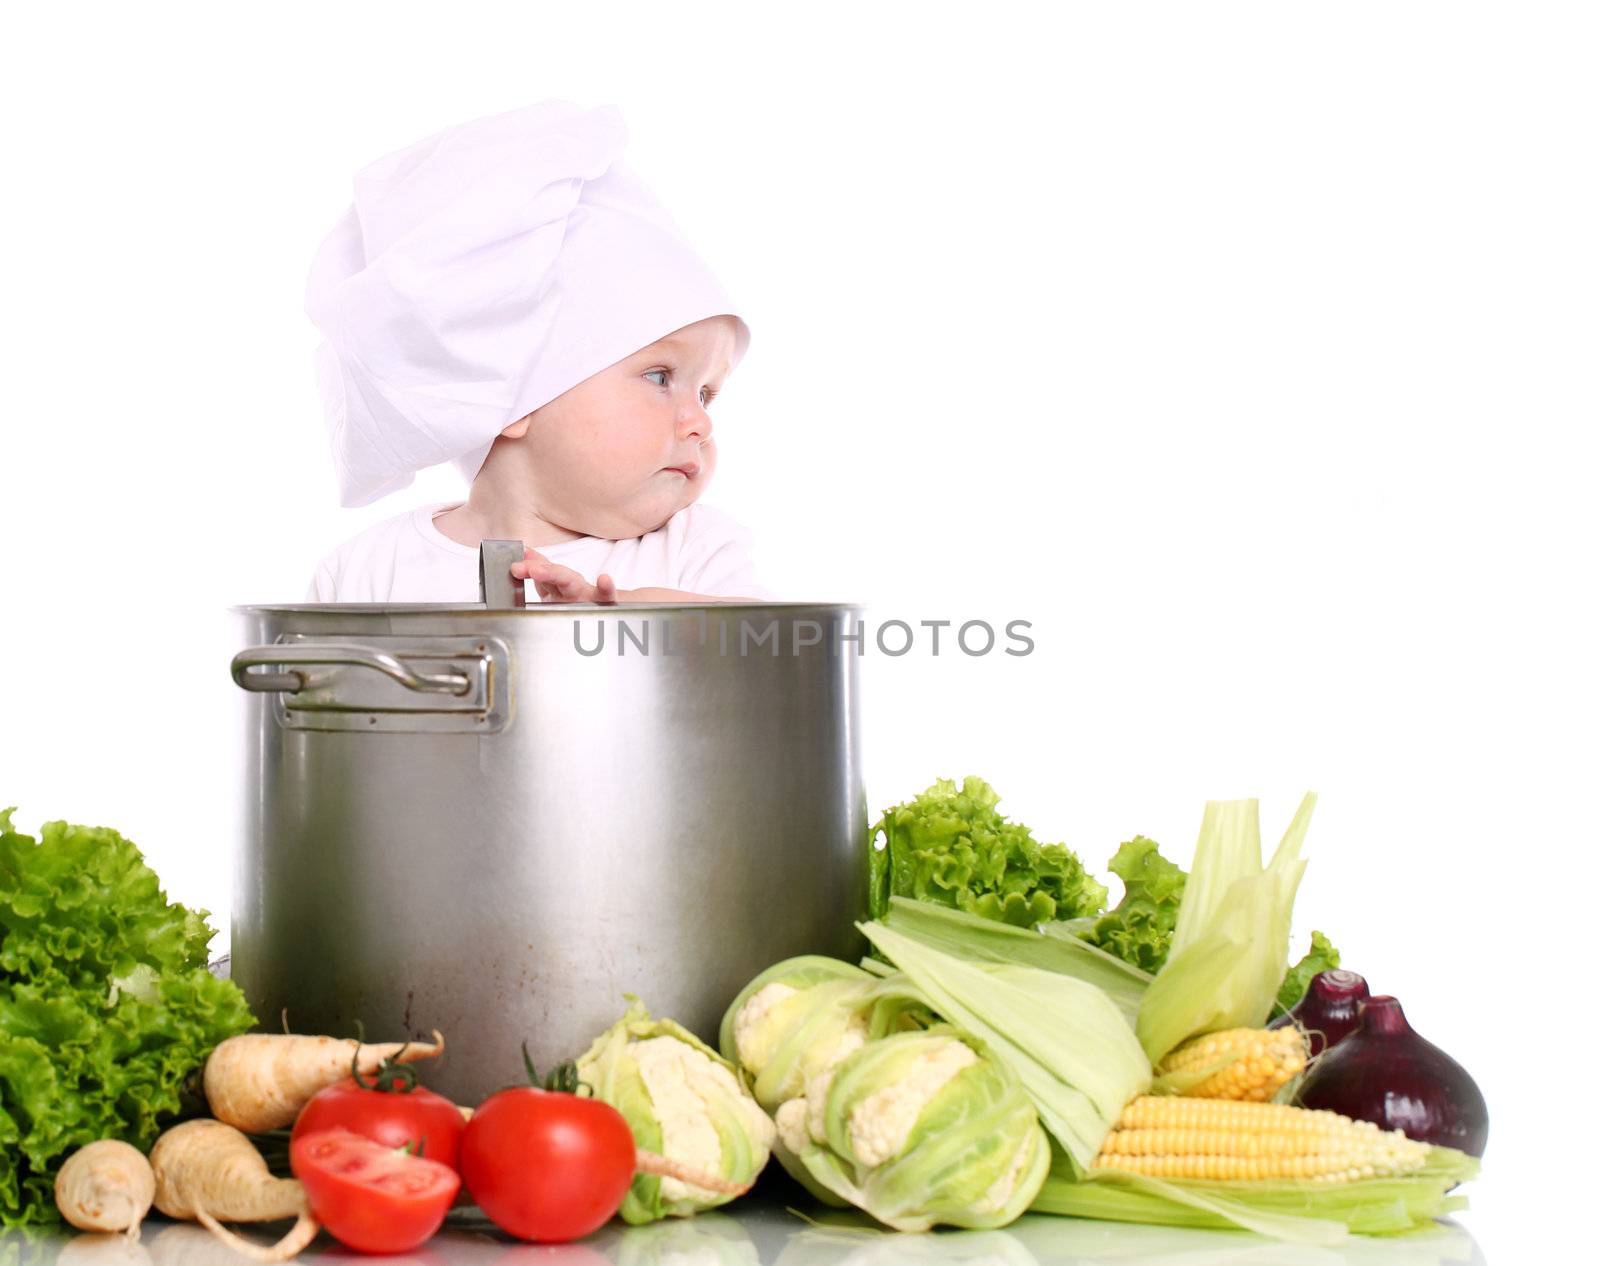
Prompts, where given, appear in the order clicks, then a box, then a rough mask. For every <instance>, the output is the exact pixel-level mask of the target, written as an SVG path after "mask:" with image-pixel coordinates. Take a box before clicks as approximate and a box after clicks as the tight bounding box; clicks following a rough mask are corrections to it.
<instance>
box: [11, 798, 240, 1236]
mask: <svg viewBox="0 0 1600 1266" xmlns="http://www.w3.org/2000/svg"><path fill="white" fill-rule="evenodd" d="M12 812H13V810H10V809H7V810H5V811H4V812H0V1225H5V1226H16V1225H24V1224H27V1223H34V1222H53V1221H55V1220H57V1213H56V1208H55V1202H54V1198H53V1190H52V1189H53V1184H54V1181H55V1171H56V1168H57V1167H58V1166H59V1164H60V1163H61V1161H62V1160H64V1159H65V1158H66V1156H67V1154H68V1153H70V1152H71V1151H73V1150H74V1149H75V1148H78V1147H80V1146H82V1145H83V1144H85V1143H90V1142H93V1141H94V1140H96V1139H100V1138H117V1139H123V1140H125V1141H126V1142H129V1143H131V1144H133V1145H134V1146H135V1147H138V1148H140V1149H141V1150H148V1149H149V1147H150V1145H151V1144H152V1143H153V1142H154V1141H155V1137H156V1135H157V1133H159V1131H160V1129H161V1126H162V1124H163V1123H164V1122H165V1121H166V1120H168V1119H170V1118H171V1117H172V1116H174V1115H175V1114H176V1113H177V1112H178V1110H179V1088H180V1086H181V1084H182V1082H183V1079H184V1077H185V1076H187V1074H188V1073H189V1072H190V1071H192V1070H193V1069H195V1068H198V1067H199V1066H200V1065H201V1064H203V1063H204V1062H205V1057H206V1055H207V1054H209V1053H210V1051H211V1048H212V1047H213V1046H215V1045H216V1044H217V1043H218V1042H220V1041H222V1040H223V1039H224V1038H226V1037H231V1036H232V1035H233V1034H235V1033H243V1032H245V1031H246V1030H248V1029H249V1028H251V1027H252V1026H253V1025H254V1023H255V1021H254V1019H253V1017H252V1016H251V1015H250V1012H249V1010H248V1008H247V1007H246V1006H245V1001H244V995H243V994H241V993H240V992H239V988H238V986H237V985H235V984H233V983H232V982H231V981H226V980H219V979H217V978H215V977H214V976H212V975H211V974H210V972H208V971H207V970H206V947H207V944H208V943H209V942H210V940H211V937H212V936H213V935H214V933H213V932H212V931H211V929H210V928H209V927H208V926H207V924H206V912H205V911H204V910H189V909H187V908H186V907H184V906H182V905H178V904H175V903H170V902H168V900H167V898H166V894H165V893H164V892H162V891H161V886H160V882H159V880H158V879H157V878H156V875H155V872H154V871H152V870H151V869H150V868H149V867H148V866H147V865H145V863H144V859H143V857H142V856H141V855H140V853H139V850H138V849H137V848H136V847H135V846H134V845H133V844H132V843H131V842H130V841H128V840H126V839H124V838H123V837H122V836H121V835H119V834H117V832H115V831H113V830H110V829H108V828H104V827H82V826H71V825H68V824H67V823H65V822H47V823H46V824H45V825H44V826H43V827H42V828H41V830H40V833H39V838H38V839H37V840H36V839H34V838H33V837H32V836H28V835H23V834H21V833H20V832H17V831H15V830H14V829H13V827H12V823H11V814H12Z"/></svg>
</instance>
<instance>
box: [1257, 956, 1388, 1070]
mask: <svg viewBox="0 0 1600 1266" xmlns="http://www.w3.org/2000/svg"><path fill="white" fill-rule="evenodd" d="M1366 996H1367V982H1366V981H1365V980H1364V979H1362V978H1361V977H1360V976H1358V975H1356V974H1355V972H1353V971H1344V970H1342V969H1341V968H1338V967H1335V968H1334V969H1333V970H1331V971H1319V972H1318V973H1317V974H1316V975H1315V976H1313V977H1312V978H1311V987H1310V988H1309V989H1307V990H1306V996H1305V997H1303V998H1301V999H1300V1001H1299V1002H1297V1003H1295V1004H1294V1006H1292V1007H1290V1008H1289V1010H1288V1011H1286V1012H1284V1014H1282V1015H1280V1016H1279V1017H1278V1018H1277V1019H1276V1020H1274V1021H1273V1022H1272V1023H1271V1024H1269V1025H1267V1027H1268V1028H1269V1029H1280V1028H1282V1027H1283V1026H1284V1025H1286V1024H1298V1025H1299V1026H1300V1027H1301V1028H1302V1029H1304V1030H1305V1031H1306V1039H1307V1045H1308V1046H1309V1047H1310V1053H1311V1054H1312V1055H1313V1056H1315V1055H1320V1054H1321V1053H1322V1051H1323V1048H1324V1047H1328V1046H1332V1045H1333V1044H1334V1043H1335V1042H1338V1041H1341V1040H1342V1039H1343V1038H1345V1037H1346V1036H1347V1035H1349V1034H1351V1033H1354V1032H1355V1030H1356V1025H1357V1023H1358V1021H1357V1019H1356V1009H1357V1008H1358V1007H1359V1006H1360V1005H1361V1003H1362V1001H1363V1000H1364V999H1365V998H1366Z"/></svg>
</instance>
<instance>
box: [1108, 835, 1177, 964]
mask: <svg viewBox="0 0 1600 1266" xmlns="http://www.w3.org/2000/svg"><path fill="white" fill-rule="evenodd" d="M1111 873H1112V874H1114V875H1115V876H1116V877H1117V878H1118V879H1120V880H1122V883H1123V887H1124V889H1125V891H1124V892H1123V894H1122V900H1121V901H1119V902H1118V903H1117V907H1116V909H1114V910H1112V911H1110V912H1109V913H1107V914H1104V915H1102V916H1101V917H1100V918H1099V919H1098V920H1096V922H1095V924H1094V926H1093V927H1091V928H1089V930H1088V931H1086V932H1084V933H1083V939H1084V940H1086V941H1088V942H1089V944H1091V945H1095V946H1098V947H1099V948H1100V949H1103V950H1105V951H1106V952H1107V953H1108V954H1115V955H1116V956H1117V957H1118V958H1120V959H1121V960H1122V961H1123V962H1125V963H1131V964H1132V965H1133V966H1135V967H1137V968H1139V969H1140V970H1141V971H1147V972H1158V971H1160V970H1161V967H1162V964H1163V963H1165V962H1166V961H1167V953H1168V951H1169V950H1170V949H1171V947H1172V932H1173V929H1174V928H1176V927H1177V925H1178V906H1179V903H1180V902H1181V901H1182V900H1183V888H1184V883H1185V881H1186V880H1187V878H1188V876H1187V875H1186V874H1185V873H1184V871H1183V868H1182V867H1180V866H1178V865H1176V864H1175V863H1173V862H1169V861H1168V860H1167V859H1166V858H1165V857H1163V856H1161V853H1160V851H1159V846H1158V845H1157V844H1156V842H1155V841H1154V840H1149V839H1146V838H1145V837H1144V836H1142V835H1137V836H1135V837H1134V838H1133V839H1131V840H1126V841H1124V842H1123V844H1122V845H1121V846H1120V847H1118V849H1117V851H1116V854H1115V856H1113V857H1112V859H1111Z"/></svg>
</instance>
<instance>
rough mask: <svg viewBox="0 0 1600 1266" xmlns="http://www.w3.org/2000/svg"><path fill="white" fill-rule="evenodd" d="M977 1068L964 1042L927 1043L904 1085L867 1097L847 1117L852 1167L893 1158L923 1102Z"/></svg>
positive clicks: (911, 1126) (942, 1040)
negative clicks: (963, 1073)
mask: <svg viewBox="0 0 1600 1266" xmlns="http://www.w3.org/2000/svg"><path fill="white" fill-rule="evenodd" d="M977 1062H978V1055H977V1052H975V1051H974V1050H973V1049H972V1048H971V1047H970V1046H968V1045H967V1044H966V1043H965V1042H960V1041H957V1040H956V1039H954V1038H945V1039H940V1040H934V1041H930V1042H929V1043H928V1047H927V1049H926V1050H924V1051H922V1052H921V1053H920V1054H919V1055H918V1056H917V1058H916V1059H915V1060H914V1061H912V1064H911V1068H910V1070H909V1071H908V1072H907V1074H906V1077H905V1079H904V1080H902V1081H898V1082H896V1083H895V1084H894V1085H892V1086H885V1087H884V1088H883V1089H882V1090H878V1091H874V1092H873V1093H872V1094H870V1095H867V1096H866V1097H865V1098H864V1099H862V1100H861V1102H860V1103H858V1104H856V1106H855V1108H854V1109H853V1110H852V1111H851V1113H850V1120H849V1122H848V1124H847V1128H848V1130H849V1133H850V1150H851V1152H852V1153H853V1154H854V1156H855V1159H856V1161H857V1162H858V1163H859V1164H862V1165H881V1164H883V1163H884V1162H885V1161H888V1160H892V1159H894V1157H896V1156H898V1155H899V1154H900V1153H901V1151H903V1150H904V1148H905V1145H906V1140H907V1139H908V1138H909V1137H910V1136H911V1131H912V1128H913V1127H914V1126H915V1125H916V1123H917V1118H918V1117H920V1116H921V1115H922V1110H923V1109H924V1108H926V1107H927V1106H928V1101H929V1100H930V1099H932V1098H933V1096H934V1095H936V1094H938V1093H939V1091H940V1090H941V1089H942V1088H943V1087H944V1085H945V1084H946V1083H947V1082H948V1081H950V1079H951V1078H953V1077H955V1076H956V1075H957V1074H958V1073H960V1072H961V1070H962V1069H963V1068H969V1067H971V1066H972V1065H973V1064H976V1063H977Z"/></svg>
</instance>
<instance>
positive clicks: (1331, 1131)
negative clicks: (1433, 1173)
mask: <svg viewBox="0 0 1600 1266" xmlns="http://www.w3.org/2000/svg"><path fill="white" fill-rule="evenodd" d="M1427 1156H1428V1147H1427V1145H1426V1144H1425V1143H1418V1142H1415V1141H1414V1140H1412V1139H1409V1138H1407V1137H1406V1136H1405V1135H1404V1134H1403V1133H1401V1132H1400V1131H1399V1130H1380V1129H1379V1128H1378V1127H1377V1126H1375V1125H1373V1124H1372V1123H1371V1122H1370V1121H1353V1120H1351V1119H1350V1118H1349V1117H1345V1116H1340V1115H1339V1114H1338V1113H1337V1112H1324V1111H1313V1110H1311V1109H1307V1108H1294V1107H1290V1106H1289V1105H1287V1104H1279V1103H1238V1102H1229V1101H1223V1100H1217V1099H1190V1098H1185V1097H1182V1096H1174V1095H1142V1096H1140V1097H1139V1098H1137V1099H1134V1100H1132V1101H1131V1102H1130V1103H1129V1104H1128V1105H1127V1107H1125V1108H1124V1109H1123V1110H1122V1116H1121V1117H1120V1118H1119V1119H1118V1121H1117V1126H1116V1128H1115V1129H1114V1130H1112V1131H1111V1133H1110V1134H1108V1135H1107V1136H1106V1139H1105V1142H1104V1143H1102V1144H1101V1147H1100V1154H1099V1155H1098V1156H1097V1157H1096V1158H1095V1162H1094V1164H1095V1168H1097V1169H1120V1170H1125V1171H1128V1172H1130V1173H1135V1174H1146V1175H1149V1176H1150V1177H1154V1178H1208V1179H1218V1180H1225V1181H1243V1182H1251V1181H1261V1180H1266V1179H1272V1178H1295V1179H1306V1180H1310V1181H1313V1182H1348V1181H1352V1180H1354V1179H1357V1178H1375V1177H1388V1176H1391V1175H1394V1174H1404V1173H1410V1172H1411V1171H1413V1170H1417V1169H1421V1168H1422V1166H1423V1165H1424V1164H1425V1163H1426V1161H1427Z"/></svg>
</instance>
